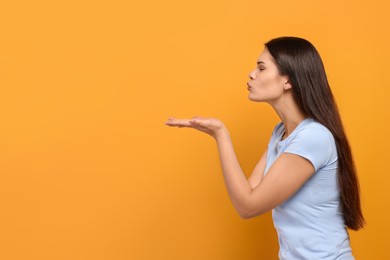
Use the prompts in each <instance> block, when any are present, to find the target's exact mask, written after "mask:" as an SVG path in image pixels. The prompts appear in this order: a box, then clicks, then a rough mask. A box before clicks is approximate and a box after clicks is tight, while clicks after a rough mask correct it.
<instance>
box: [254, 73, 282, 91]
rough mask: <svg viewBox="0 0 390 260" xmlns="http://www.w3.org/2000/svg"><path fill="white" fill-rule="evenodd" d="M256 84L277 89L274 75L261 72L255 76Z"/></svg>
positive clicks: (260, 86)
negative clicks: (261, 73)
mask: <svg viewBox="0 0 390 260" xmlns="http://www.w3.org/2000/svg"><path fill="white" fill-rule="evenodd" d="M257 79H258V80H257V82H256V86H257V87H258V88H262V89H277V80H276V77H275V76H274V75H267V74H263V75H261V76H259V77H258V78H257Z"/></svg>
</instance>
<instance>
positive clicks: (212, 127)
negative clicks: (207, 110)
mask: <svg viewBox="0 0 390 260" xmlns="http://www.w3.org/2000/svg"><path fill="white" fill-rule="evenodd" d="M165 124H166V125H168V126H177V127H179V128H180V127H192V128H195V129H197V130H199V131H202V132H204V133H206V134H209V135H210V136H212V137H213V138H216V137H217V136H218V135H219V134H220V133H222V132H224V131H226V128H225V125H224V124H223V123H222V121H221V120H219V119H217V118H213V117H199V116H194V117H193V118H192V119H176V118H173V117H169V118H168V121H167V122H165Z"/></svg>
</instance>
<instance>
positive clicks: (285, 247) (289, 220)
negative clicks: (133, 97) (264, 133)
mask: <svg viewBox="0 0 390 260" xmlns="http://www.w3.org/2000/svg"><path fill="white" fill-rule="evenodd" d="M284 131H285V128H284V125H283V123H282V122H280V123H278V124H277V125H276V127H275V129H274V131H273V132H272V136H271V139H270V141H269V143H268V154H267V163H266V168H265V172H264V175H266V174H267V171H268V169H269V168H270V167H271V165H272V163H273V162H274V161H275V160H276V159H277V158H278V156H279V155H280V154H281V153H293V154H297V155H300V156H302V157H304V158H306V159H308V160H309V161H310V162H311V163H312V164H313V166H314V168H315V173H314V175H313V176H312V177H311V178H310V179H309V180H308V181H307V182H305V184H303V186H302V187H301V188H300V189H299V190H298V191H297V192H296V193H295V194H294V195H293V196H291V197H290V198H289V199H288V200H287V201H285V202H284V203H282V204H281V205H279V206H277V207H276V208H274V209H273V210H272V218H273V221H274V226H275V229H276V231H277V233H278V241H279V259H281V260H282V259H283V260H296V259H299V260H302V259H310V260H316V259H337V260H344V259H345V260H351V259H355V258H354V257H353V255H352V250H351V247H350V241H349V235H348V232H347V229H346V227H345V224H344V219H343V215H342V213H341V205H340V193H339V188H338V185H337V173H336V171H337V167H338V166H337V149H336V145H335V141H334V138H333V135H332V133H331V132H330V131H329V130H328V129H327V128H326V127H325V126H323V125H322V124H320V123H318V122H317V121H315V120H314V119H312V118H306V119H304V120H303V121H301V122H300V123H299V125H298V126H297V127H296V128H295V129H294V130H293V132H292V133H291V134H290V135H289V136H288V137H287V138H286V139H284V140H282V136H283V134H284Z"/></svg>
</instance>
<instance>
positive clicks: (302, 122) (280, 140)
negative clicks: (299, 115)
mask: <svg viewBox="0 0 390 260" xmlns="http://www.w3.org/2000/svg"><path fill="white" fill-rule="evenodd" d="M309 119H312V118H311V117H306V118H305V119H303V120H302V121H301V122H299V124H298V125H297V126H296V127H295V128H294V130H293V131H292V132H291V134H290V135H289V136H287V137H286V138H285V139H284V140H282V138H283V135H284V133H285V132H286V129H285V128H284V124H283V122H281V124H282V131H281V134H280V136H279V137H278V140H279V141H278V143H284V142H285V141H286V140H287V139H289V138H290V137H291V136H292V135H293V134H295V132H296V131H297V130H298V129H299V128H300V127H302V125H303V124H304V123H305V122H306V121H309Z"/></svg>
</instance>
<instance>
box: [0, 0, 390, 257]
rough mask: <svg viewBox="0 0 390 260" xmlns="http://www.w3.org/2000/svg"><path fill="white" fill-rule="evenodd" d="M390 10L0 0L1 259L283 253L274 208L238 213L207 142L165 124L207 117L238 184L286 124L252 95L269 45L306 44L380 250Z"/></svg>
mask: <svg viewBox="0 0 390 260" xmlns="http://www.w3.org/2000/svg"><path fill="white" fill-rule="evenodd" d="M389 11H390V8H389V4H388V2H387V1H386V0H382V1H379V0H373V1H336V0H333V1H326V2H324V1H323V2H316V3H314V2H313V1H309V0H305V1H303V0H301V1H276V2H275V1H253V0H242V1H221V0H216V1H206V0H200V1H191V2H188V1H179V0H167V1H136V2H132V1H112V0H111V1H41V0H38V1H3V2H2V3H1V4H0V30H1V31H0V90H1V94H0V113H1V117H0V118H1V126H0V205H1V214H0V258H1V259H9V260H10V259H40V260H44V259H56V260H59V259H61V260H62V259H73V260H76V259H94V260H95V259H142V260H143V259H232V260H233V259H237V260H242V259H277V253H278V244H277V237H276V233H275V230H274V227H273V224H272V219H271V214H270V213H267V214H265V215H263V216H259V217H257V218H254V219H249V220H244V219H241V218H240V217H239V215H238V213H237V212H235V209H234V208H233V205H232V204H231V202H230V199H229V197H228V194H227V191H226V188H225V186H224V182H223V178H222V172H221V168H220V162H219V157H218V151H217V147H216V144H215V142H214V140H213V139H212V138H211V137H209V136H207V135H205V134H203V133H200V132H198V131H196V130H193V129H188V128H181V129H179V128H170V127H168V126H166V125H164V122H165V121H166V120H167V118H168V116H174V117H178V118H190V117H192V116H195V115H198V116H207V117H208V116H212V117H217V118H219V119H221V120H222V121H223V122H224V123H225V125H226V126H227V127H228V129H229V132H230V135H231V137H232V141H233V144H234V146H235V149H236V153H237V156H238V158H239V160H240V163H241V166H242V168H243V170H244V172H245V174H246V175H247V176H249V174H250V173H251V171H252V170H253V167H254V166H255V164H256V162H257V161H258V159H259V158H260V156H261V154H262V152H263V151H264V149H265V147H266V145H267V143H268V140H269V137H270V134H271V131H272V130H273V127H274V126H275V124H276V123H277V122H279V118H278V117H277V116H276V114H275V113H274V111H273V110H272V109H271V108H270V107H269V106H268V105H267V104H261V103H254V102H251V101H250V100H249V99H248V98H247V95H248V92H247V90H246V82H247V80H248V73H249V72H250V71H251V70H252V69H253V68H254V67H255V65H256V64H255V63H256V60H257V57H258V55H259V54H260V53H261V51H262V50H263V47H264V42H266V41H268V40H270V39H271V38H274V37H278V36H285V35H287V36H298V37H304V38H306V39H308V40H310V41H311V42H312V43H313V44H314V45H315V46H316V48H317V49H318V51H319V52H320V54H321V56H322V58H323V62H324V65H325V68H326V72H327V74H328V78H329V82H330V84H331V87H332V89H333V91H334V94H335V97H336V100H337V102H338V105H339V107H340V111H341V114H342V118H343V122H344V124H345V127H346V131H347V134H348V136H349V139H350V142H351V145H352V149H353V152H354V156H355V159H356V164H357V167H358V171H359V172H358V173H359V178H360V182H361V189H362V204H363V210H364V213H365V217H366V219H367V227H366V228H365V229H364V230H362V231H359V232H350V234H351V245H352V249H353V252H354V254H355V256H356V258H357V259H385V258H386V257H387V256H388V253H387V250H386V247H387V246H388V245H387V244H388V239H387V237H388V235H389V233H390V228H389V227H388V225H387V221H388V220H389V219H390V213H389V209H388V205H389V202H390V189H389V188H388V183H389V181H390V177H389V176H390V175H389V171H388V165H387V160H388V158H387V157H388V154H389V153H388V150H387V149H388V147H389V146H390V141H389V138H388V132H389V131H388V128H389V102H388V100H389V94H390V86H389V85H390V84H389V80H388V77H387V76H388V70H389V65H388V63H389V60H390V53H389V46H390V39H389V37H390V34H389V28H390V27H389V24H390V18H389Z"/></svg>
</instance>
